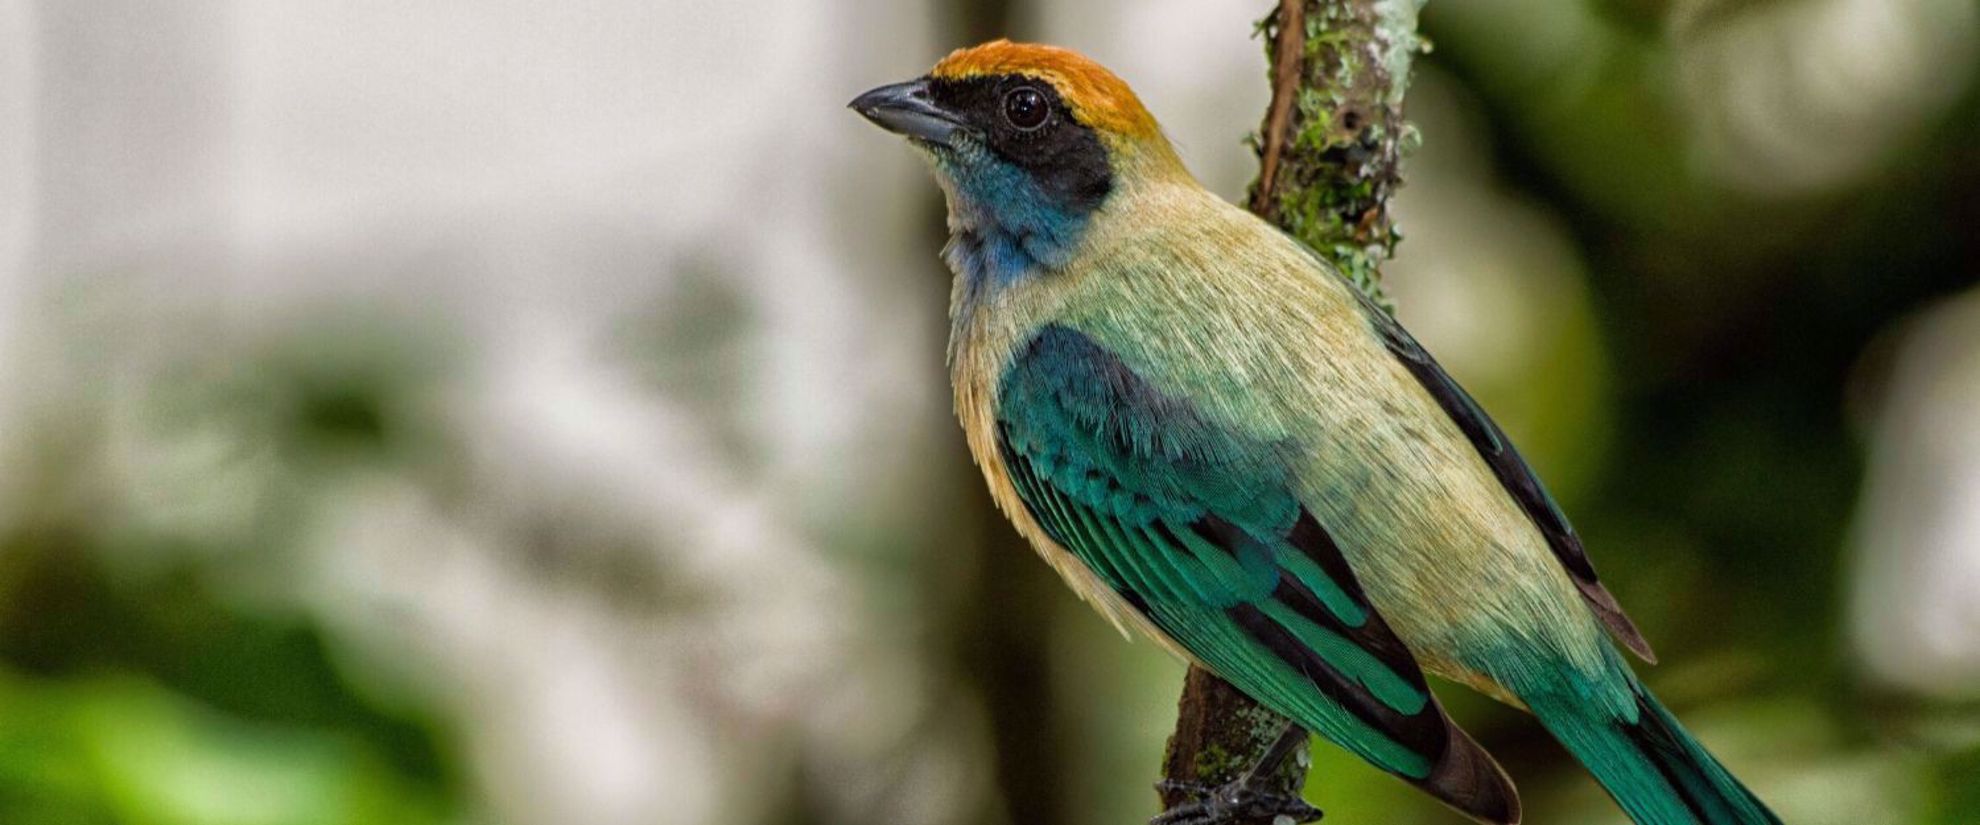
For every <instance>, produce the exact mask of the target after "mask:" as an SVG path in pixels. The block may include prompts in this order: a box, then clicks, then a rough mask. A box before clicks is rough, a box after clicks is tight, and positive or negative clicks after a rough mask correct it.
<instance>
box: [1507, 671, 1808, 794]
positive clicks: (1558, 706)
mask: <svg viewBox="0 0 1980 825" xmlns="http://www.w3.org/2000/svg"><path fill="white" fill-rule="evenodd" d="M1631 687H1632V690H1631V692H1632V694H1633V695H1634V698H1635V707H1634V708H1630V709H1628V710H1631V711H1633V715H1634V716H1635V717H1636V718H1635V719H1634V720H1631V719H1628V718H1626V716H1627V715H1630V714H1623V715H1617V714H1612V713H1608V712H1606V710H1605V709H1603V708H1601V707H1600V706H1599V703H1590V702H1587V701H1586V700H1585V699H1582V700H1578V701H1577V700H1570V701H1547V700H1548V699H1551V698H1555V697H1558V695H1559V694H1549V695H1544V696H1537V697H1534V698H1535V699H1538V700H1540V701H1538V702H1532V703H1531V704H1532V707H1533V712H1534V714H1535V715H1537V716H1538V717H1539V718H1540V722H1541V724H1543V725H1545V726H1546V727H1547V729H1548V730H1549V731H1550V732H1552V733H1553V734H1554V737H1555V738H1557V739H1559V740H1560V741H1561V744H1563V745H1566V746H1567V749H1568V750H1569V751H1570V752H1572V753H1573V754H1574V755H1575V757H1576V758H1578V759H1580V760H1581V763H1582V764H1583V765H1584V766H1586V767H1587V768H1588V771H1589V772H1590V773H1592V774H1594V775H1595V779H1596V780H1597V781H1599V782H1601V783H1602V787H1603V788H1605V789H1607V790H1608V792H1609V795H1610V796H1612V797H1615V800H1616V803H1617V804H1619V805H1621V806H1622V808H1623V810H1624V811H1626V812H1627V813H1628V814H1629V816H1630V819H1632V820H1634V821H1636V822H1637V823H1639V825H1781V820H1780V818H1779V817H1776V816H1775V815H1774V813H1773V812H1772V811H1769V810H1767V806H1766V805H1765V804H1763V803H1761V801H1760V800H1759V798H1757V797H1755V796H1754V795H1753V792H1752V791H1749V790H1747V789H1746V786H1745V785H1741V784H1740V782H1739V780H1738V779H1734V778H1733V775H1732V774H1731V773H1729V772H1727V771H1726V768H1725V766H1724V765H1721V764H1719V760H1717V759H1715V758H1713V757H1712V755H1711V754H1710V753H1707V752H1706V751H1705V748H1704V746H1703V745H1700V744H1698V740H1696V739H1693V738H1692V737H1691V734H1690V733H1688V732H1686V731H1685V729H1684V727H1683V726H1681V725H1679V724H1678V720H1677V718H1676V717H1674V716H1672V715H1671V712H1670V711H1669V710H1666V709H1665V708H1664V706H1663V705H1661V704H1659V703H1658V702H1657V699H1656V697H1653V696H1651V695H1650V693H1649V691H1646V690H1644V689H1643V687H1642V686H1641V685H1635V684H1632V686H1631Z"/></svg>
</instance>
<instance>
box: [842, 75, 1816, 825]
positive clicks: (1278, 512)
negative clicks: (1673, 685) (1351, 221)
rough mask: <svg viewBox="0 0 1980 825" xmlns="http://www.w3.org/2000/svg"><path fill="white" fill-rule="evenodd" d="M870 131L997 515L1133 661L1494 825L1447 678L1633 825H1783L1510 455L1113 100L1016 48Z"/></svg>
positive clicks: (1429, 370) (1110, 92)
mask: <svg viewBox="0 0 1980 825" xmlns="http://www.w3.org/2000/svg"><path fill="white" fill-rule="evenodd" d="M850 108H852V109H853V110H854V111H855V112H857V113H858V114H859V115H862V116H864V117H865V118H866V119H867V120H869V121H871V122H872V123H873V124H875V125H877V126H879V127H881V128H882V129H885V130H887V131H889V132H893V133H896V134H898V135H900V136H903V137H905V138H906V140H907V142H908V143H909V144H911V145H912V146H913V147H914V148H915V149H916V150H919V153H920V154H921V155H923V156H924V157H925V158H926V160H927V161H928V163H929V166H930V168H931V169H932V171H933V176H934V178H935V180H936V182H937V184H938V185H939V187H940V188H941V190H942V191H943V193H944V195H945V199H946V201H947V207H948V231H949V239H948V243H947V245H946V246H945V247H944V248H943V251H942V257H943V259H944V260H945V261H946V263H947V264H948V267H949V269H950V270H951V271H952V273H953V280H952V288H951V293H950V301H949V324H950V336H949V344H948V351H947V361H948V366H949V373H950V378H951V382H952V384H953V392H954V404H955V411H956V414H957V417H958V419H959V420H960V422H961V425H962V430H963V433H964V435H965V438H966V440H967V442H968V446H969V451H970V454H971V456H972V457H973V459H974V461H975V463H976V464H977V466H978V467H979V468H980V469H981V471H982V475H983V478H984V480H985V482H986V483H987V484H988V486H989V489H990V493H991V496H992V498H994V500H995V502H996V504H997V506H998V507H999V509H1001V510H1002V511H1003V513H1004V514H1005V515H1006V516H1007V517H1008V518H1009V519H1010V521H1011V522H1012V523H1013V525H1014V526H1015V527H1016V529H1017V531H1018V532H1019V533H1020V534H1022V535H1023V536H1024V538H1026V539H1028V540H1029V542H1030V543H1031V544H1032V545H1033V546H1034V547H1035V548H1036V549H1037V551H1038V552H1039V554H1040V555H1041V556H1042V557H1043V558H1044V559H1045V561H1046V562H1048V563H1049V564H1050V566H1051V567H1052V568H1053V569H1054V570H1056V571H1057V572H1058V574H1059V575H1060V576H1061V577H1063V578H1064V579H1065V581H1066V582H1067V583H1068V584H1069V585H1070V586H1071V588H1072V589H1073V590H1074V591H1076V592H1077V593H1078V594H1079V595H1080V596H1081V597H1082V598H1083V599H1084V600H1085V601H1087V602H1088V603H1090V604H1091V605H1092V606H1094V607H1095V608H1096V609H1097V610H1098V611H1099V612H1100V613H1101V614H1103V615H1105V616H1106V617H1107V618H1108V619H1109V620H1111V621H1112V622H1113V623H1114V624H1115V625H1116V626H1117V627H1119V628H1120V629H1121V630H1122V632H1124V633H1128V632H1138V633H1140V634H1141V635H1143V636H1146V637H1148V638H1150V639H1153V640H1154V641H1155V642H1156V643H1157V644H1159V645H1160V646H1162V647H1163V648H1165V649H1167V650H1168V651H1170V652H1172V653H1174V654H1176V655H1177V656H1179V657H1181V658H1182V659H1183V660H1185V661H1187V662H1189V663H1192V664H1195V665H1198V666H1201V667H1203V668H1206V669H1208V670H1209V671H1210V672H1212V673H1214V674H1216V675H1217V676H1219V677H1221V678H1222V679H1224V680H1226V681H1228V682H1229V683H1230V684H1232V685H1233V686H1235V687H1236V688H1238V689H1239V690H1240V691H1242V692H1244V693H1245V694H1246V695H1248V696H1250V697H1251V698H1252V699H1254V700H1256V701H1257V702H1258V703H1260V704H1261V705H1263V706H1265V707H1267V708H1269V709H1271V710H1273V711H1274V712H1276V713H1278V714H1280V715H1282V716H1284V717H1286V718H1287V719H1289V720H1291V721H1292V723H1293V724H1294V725H1295V726H1296V727H1295V728H1293V731H1294V732H1295V733H1296V734H1297V735H1298V736H1300V737H1304V736H1305V735H1306V732H1308V731H1310V732H1312V733H1315V734H1318V735H1319V736H1320V737H1322V738H1324V739H1325V740H1327V741H1329V742H1331V743H1333V744H1334V745H1337V746H1339V747H1341V748H1344V749H1346V750H1347V751H1349V752H1351V753H1353V754H1355V755H1357V756H1359V757H1360V758H1361V759H1363V760H1366V761H1367V762H1369V763H1371V764H1373V765H1375V766H1376V767H1378V768H1380V769H1382V770H1384V771H1386V772H1388V773H1390V774H1393V775H1395V776H1396V777H1399V778H1400V779H1402V780H1404V781H1406V782H1408V783H1410V784H1412V785H1414V786H1416V787H1417V788H1419V789H1421V790H1422V791H1425V792H1427V793H1429V794H1430V795H1431V796H1433V797H1435V798H1436V799H1438V800H1440V801H1441V802H1443V803H1444V804H1445V805H1448V806H1449V807H1451V808H1453V809H1455V810H1456V811H1458V812H1459V813H1461V814H1463V815H1465V816H1467V817H1469V818H1471V819H1474V820H1476V821H1479V822H1487V823H1515V822H1519V821H1520V818H1521V807H1520V800H1519V796H1518V793H1517V791H1516V789H1515V788H1514V785H1513V783H1512V781H1511V780H1510V779H1509V778H1508V776H1507V775H1506V773H1505V771H1504V770H1503V769H1502V768H1501V767H1500V766H1499V764H1498V763H1497V762H1496V761H1495V760H1494V759H1493V757H1492V756H1491V755H1490V754H1489V753H1487V752H1486V751H1485V750H1484V749H1483V748H1482V747H1481V746H1480V745H1479V744H1478V743H1477V742H1476V741H1475V740H1474V739H1472V738H1471V736H1470V735H1468V734H1467V733H1466V732H1465V731H1464V730H1463V729H1461V728H1460V727H1459V726H1458V725H1457V724H1456V723H1455V722H1453V721H1452V719H1451V718H1450V716H1449V715H1448V714H1447V713H1446V712H1445V710H1444V708H1443V706H1442V705H1441V704H1440V703H1439V701H1438V699H1437V697H1436V695H1435V694H1434V693H1433V692H1432V691H1431V689H1430V688H1429V686H1428V684H1427V683H1426V680H1425V673H1426V672H1427V673H1431V674H1436V675H1439V676H1441V677H1443V678H1446V679H1449V680H1451V681H1453V682H1456V683H1459V684H1461V685H1464V686H1468V687H1471V688H1474V689H1476V690H1479V691H1481V692H1483V693H1485V694H1486V695H1488V696H1491V697H1493V698H1496V699H1498V700H1501V701H1504V702H1506V703H1508V704H1511V705H1513V706H1515V707H1519V708H1523V709H1525V710H1527V711H1529V712H1530V713H1531V714H1532V715H1533V716H1534V717H1535V718H1537V720H1538V721H1539V723H1540V724H1541V726H1543V727H1544V728H1545V729H1546V730H1547V731H1548V732H1549V733H1550V734H1551V735H1552V736H1554V737H1555V738H1556V739H1558V740H1559V741H1560V742H1561V743H1562V744H1563V745H1564V746H1565V747H1566V749H1567V750H1568V751H1569V752H1570V753H1571V754H1572V755H1573V756H1574V757H1575V758H1576V759H1577V760H1578V761H1579V762H1580V763H1581V764H1582V765H1583V766H1585V767H1586V769H1587V770H1588V771H1589V772H1590V773H1591V774H1592V775H1593V777H1594V778H1595V780H1596V781H1598V782H1599V783H1600V784H1601V785H1602V787H1603V788H1604V789H1605V790H1607V792H1608V793H1609V795H1610V796H1611V797H1613V798H1614V800H1615V801H1616V803H1617V804H1618V805H1619V806H1620V807H1621V808H1622V810H1623V811H1624V812H1625V813H1627V814H1628V815H1629V817H1630V818H1631V819H1632V820H1633V821H1635V822H1638V823H1649V824H1650V825H1686V824H1689V823H1697V824H1699V825H1730V824H1733V823H1739V824H1742V825H1743V824H1744V823H1778V822H1779V820H1778V818H1777V817H1776V816H1775V815H1774V814H1773V813H1772V812H1771V811H1769V810H1768V808H1767V806H1766V805H1765V804H1764V803H1762V802H1761V801H1760V800H1759V799H1758V798H1757V797H1756V796H1755V795H1754V794H1753V793H1752V792H1751V791H1749V790H1748V789H1747V788H1746V787H1745V786H1744V785H1742V784H1741V783H1740V781H1739V780H1737V779H1736V778H1734V776H1733V775H1732V774H1731V773H1730V772H1729V771H1728V770H1727V769H1726V767H1725V766H1724V765H1723V764H1721V763H1720V762H1719V761H1718V760H1717V759H1716V758H1714V757H1713V756H1712V755H1711V754H1710V753H1708V752H1707V751H1706V750H1705V748H1704V747H1702V746H1701V745H1700V744H1699V743H1698V741H1697V740H1696V739H1695V738H1694V737H1693V736H1692V735H1691V734H1690V733H1688V732H1687V731H1686V730H1685V729H1684V727H1683V726H1682V725H1680V724H1679V721H1678V719H1677V718H1676V717H1675V716H1674V715H1673V714H1672V712H1671V711H1669V710H1668V709H1666V708H1665V707H1664V705H1663V704H1661V703H1660V702H1659V701H1658V700H1657V699H1656V698H1655V697H1654V696H1652V695H1651V693H1650V691H1649V690H1647V689H1646V688H1645V687H1644V685H1643V683H1642V681H1640V680H1639V679H1638V678H1637V676H1636V675H1635V674H1634V672H1633V671H1632V668H1631V666H1630V664H1629V662H1628V661H1627V660H1626V659H1625V658H1624V656H1623V654H1622V652H1621V651H1620V650H1618V645H1620V646H1621V647H1622V648H1626V649H1628V650H1629V651H1632V652H1634V653H1635V654H1636V655H1637V656H1638V657H1640V658H1642V659H1644V660H1645V661H1646V662H1650V663H1654V662H1655V654H1654V653H1653V652H1652V650H1651V648H1650V645H1649V643H1648V642H1647V641H1645V639H1644V637H1643V635H1642V634H1641V633H1640V632H1638V630H1637V628H1636V626H1635V625H1634V624H1633V623H1632V621H1631V620H1630V618H1629V617H1628V616H1627V615H1626V614H1625V613H1624V611H1623V609H1622V607H1621V606H1620V605H1619V604H1618V603H1617V601H1616V599H1615V597H1614V596H1613V595H1611V594H1610V592H1609V590H1608V589H1607V588H1606V587H1605V586H1604V585H1603V584H1602V582H1601V580H1600V579H1599V578H1598V577H1597V575H1596V572H1595V568H1594V566H1593V565H1592V564H1591V562H1590V560H1589V557H1588V554H1587V553H1586V551H1585V549H1584V547H1583V544H1582V541H1581V538H1580V536H1579V534H1577V533H1576V532H1575V530H1574V528H1573V527H1572V526H1571V525H1570V524H1569V522H1568V520H1567V518H1566V516H1565V515H1564V514H1563V513H1562V510H1561V508H1560V507H1559V506H1558V505H1557V504H1556V503H1555V501H1554V499H1553V498H1552V497H1551V496H1550V495H1549V494H1548V493H1547V491H1546V488H1545V487H1544V486H1543V485H1542V484H1541V482H1540V480H1539V479H1538V477H1537V476H1536V475H1535V474H1534V471H1533V470H1532V468H1531V467H1530V466H1529V465H1528V464H1527V463H1526V461H1525V460H1524V459H1522V458H1521V456H1520V454H1519V452H1518V451H1517V450H1516V449H1515V448H1514V445H1513V444H1512V442H1511V441H1510V440H1509V439H1508V438H1507V437H1506V434H1505V432H1504V431H1502V430H1501V429H1500V428H1499V426H1498V425H1497V424H1495V423H1494V422H1493V420H1492V419H1491V418H1490V417H1489V416H1488V415H1487V414H1486V412H1485V411H1484V409H1482V408H1481V407H1480V405H1479V404H1478V402H1477V401H1475V400H1474V399H1473V398H1472V396H1471V395H1469V394H1468V393H1466V391H1465V390H1464V389H1463V388H1462V387H1460V386H1459V385H1458V383H1457V382H1456V381H1455V380H1453V379H1452V378H1451V376H1450V375H1449V374H1448V373H1447V372H1445V370H1444V369H1443V368H1442V367H1441V366H1440V365H1439V364H1438V362H1437V361H1436V360H1435V359H1434V358H1432V357H1431V355H1430V354H1429V353H1428V352H1427V351H1426V350H1425V349H1424V347H1423V346H1422V345H1421V344H1419V343H1418V342H1417V340H1416V339H1415V338H1414V337H1412V336H1411V335H1410V333H1409V332H1408V331H1407V330H1405V329H1404V328H1403V327H1402V326H1401V325H1400V323H1399V322H1397V321H1396V320H1395V319H1394V318H1393V317H1392V316H1391V315H1390V314H1389V313H1387V312H1385V311H1384V310H1383V309H1381V308H1380V307H1379V306H1377V305H1376V304H1375V303H1373V301H1372V300H1371V299H1370V298H1369V297H1368V296H1366V295H1365V294H1363V293H1362V292H1361V291H1360V290H1358V289H1356V288H1355V287H1354V286H1353V285H1352V284H1350V283H1349V282H1348V281H1347V280H1346V279H1345V278H1343V277H1342V275H1341V274H1340V272H1339V271H1338V270H1337V269H1336V268H1335V267H1333V266H1332V265H1330V264H1329V263H1328V262H1327V261H1326V260H1324V259H1322V258H1321V257H1319V256H1318V255H1317V254H1315V253H1314V252H1312V251H1311V250H1309V249H1308V248H1307V247H1306V246H1305V245H1303V244H1301V243H1300V242H1298V241H1297V240H1295V239H1293V238H1292V237H1290V236H1288V235H1286V234H1285V233H1284V232H1282V231H1281V230H1279V229H1278V228H1277V227H1274V226H1273V225H1271V224H1269V223H1267V222H1265V221H1264V220H1262V219H1260V218H1258V217H1257V216H1255V215H1253V214H1251V213H1250V212H1248V211H1245V210H1243V209H1240V208H1238V207H1237V206H1235V205H1233V204H1230V203H1228V202H1226V201H1225V200H1223V199H1222V198H1220V197H1218V196H1217V195H1215V194H1214V193H1212V192H1210V191H1208V190H1207V189H1206V188H1204V187H1203V186H1202V185H1201V184H1200V183H1199V182H1198V181H1197V180H1196V179H1195V178H1194V177H1193V176H1192V175H1191V173H1190V172H1189V171H1188V170H1187V168H1186V167H1185V166H1184V164H1183V162H1182V161H1181V159H1180V157H1179V155H1178V154H1177V152H1176V150H1175V149H1174V147H1173V146H1172V145H1171V143H1170V141H1169V140H1168V138H1167V137H1166V136H1165V134H1164V132H1163V130H1162V128H1161V126H1160V125H1159V124H1158V122H1157V121H1156V119H1155V118H1154V116H1153V115H1152V114H1150V112H1149V111H1148V109H1147V108H1146V107H1145V106H1144V105H1143V104H1142V102H1141V100H1140V99H1139V98H1138V97H1137V96H1136V94H1135V93H1134V91H1133V90H1132V89H1131V88H1130V87H1129V86H1128V84H1127V83H1126V82H1125V81H1123V80H1122V79H1120V78H1119V77H1118V76H1117V75H1115V74H1114V73H1113V72H1111V71H1109V70H1107V69H1106V68H1104V67H1102V66H1101V65H1100V64H1098V63H1096V62H1095V61H1093V60H1091V59H1089V58H1087V57H1085V56H1083V55H1081V54H1079V53H1077V52H1075V51H1072V50H1069V49H1064V48H1059V47H1055V46H1049V45H1042V44H1032V43H1015V42H1011V41H1009V40H996V41H992V42H989V43H985V44H982V45H978V46H974V47H969V48H964V49H958V50H956V51H955V52H953V53H951V54H949V55H948V56H947V57H944V58H942V59H941V60H940V61H939V62H937V63H936V64H935V66H934V67H933V69H932V70H930V71H928V72H927V73H926V74H924V75H922V76H920V77H917V78H914V79H912V80H908V81H905V82H899V83H892V84H889V85H885V86H881V87H879V88H876V89H873V90H871V91H868V92H866V93H864V94H862V95H859V96H858V97H857V98H856V99H854V100H853V101H852V102H851V104H850ZM1254 773H1256V771H1254ZM1240 781H1244V780H1240ZM1220 790H1222V791H1227V792H1229V793H1230V794H1232V796H1231V797H1228V798H1231V799H1234V798H1238V797H1242V796H1245V794H1251V796H1250V797H1247V798H1248V799H1250V801H1252V802H1257V801H1259V800H1258V798H1257V797H1258V796H1260V795H1262V794H1264V793H1265V792H1264V791H1262V790H1259V789H1256V788H1247V787H1235V788H1225V789H1220ZM1206 797H1210V798H1215V794H1209V793H1206ZM1286 802H1287V804H1288V805H1292V804H1294V803H1295V802H1296V800H1288V801H1286ZM1313 813H1314V814H1317V813H1318V812H1317V811H1314V812H1313ZM1164 817H1166V818H1158V820H1157V821H1158V822H1177V823H1180V822H1205V823H1208V822H1216V821H1223V820H1222V819H1220V817H1222V818H1223V819H1228V818H1229V817H1230V814H1229V812H1228V809H1225V810H1224V811H1223V813H1219V810H1218V809H1217V806H1216V805H1210V804H1198V805H1196V806H1195V808H1194V809H1193V810H1191V811H1177V810H1173V809H1172V810H1171V811H1170V812H1169V813H1167V814H1164ZM1192 817H1193V818H1192ZM1302 821H1304V820H1302Z"/></svg>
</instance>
